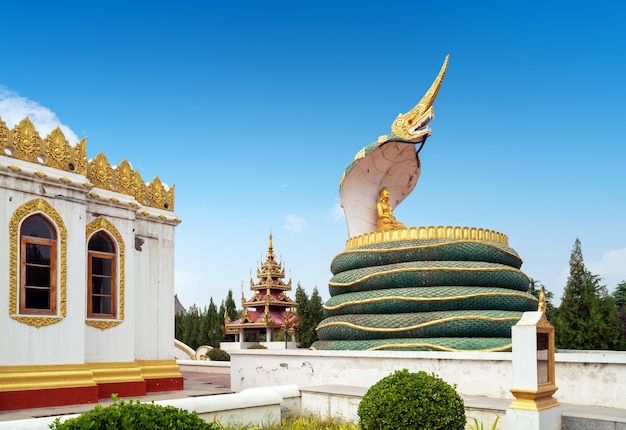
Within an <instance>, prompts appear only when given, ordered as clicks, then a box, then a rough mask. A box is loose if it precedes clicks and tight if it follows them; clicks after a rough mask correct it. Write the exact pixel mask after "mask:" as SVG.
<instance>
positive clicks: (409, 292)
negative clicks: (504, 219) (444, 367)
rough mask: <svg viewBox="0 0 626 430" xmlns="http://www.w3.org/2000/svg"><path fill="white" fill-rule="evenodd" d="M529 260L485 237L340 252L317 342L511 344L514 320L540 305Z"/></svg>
mask: <svg viewBox="0 0 626 430" xmlns="http://www.w3.org/2000/svg"><path fill="white" fill-rule="evenodd" d="M521 264H522V260H521V259H520V258H519V256H518V255H517V253H516V252H515V251H514V250H513V249H512V248H509V247H508V246H507V245H505V244H503V243H498V242H491V241H484V240H482V241H481V240H462V239H447V238H444V239H412V240H398V241H388V242H380V243H372V244H368V245H364V246H360V247H355V248H352V249H349V250H346V251H345V252H342V253H340V254H339V255H337V256H336V257H335V258H334V260H333V262H332V264H331V272H332V273H333V277H332V279H331V280H330V282H329V290H330V295H331V298H330V299H329V300H328V301H327V302H326V303H325V305H324V311H325V315H326V318H325V319H324V320H323V321H322V322H321V323H320V324H319V325H318V327H317V334H318V338H319V340H318V341H317V342H315V343H314V345H313V348H315V349H336V350H368V349H386V350H449V351H462V350H481V351H508V350H510V349H511V327H512V326H513V325H515V324H516V323H517V321H519V319H520V318H521V316H522V313H523V312H525V311H534V310H536V309H537V299H535V297H533V296H532V295H531V294H529V293H528V292H527V291H528V286H529V279H528V277H527V276H526V275H525V274H524V273H523V272H522V271H521V270H520V267H521Z"/></svg>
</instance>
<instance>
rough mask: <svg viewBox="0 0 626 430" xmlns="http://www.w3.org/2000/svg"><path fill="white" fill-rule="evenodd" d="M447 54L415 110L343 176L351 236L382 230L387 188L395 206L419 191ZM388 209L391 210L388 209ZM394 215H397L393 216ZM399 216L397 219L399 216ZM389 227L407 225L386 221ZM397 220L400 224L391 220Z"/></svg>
mask: <svg viewBox="0 0 626 430" xmlns="http://www.w3.org/2000/svg"><path fill="white" fill-rule="evenodd" d="M449 59H450V56H449V55H448V56H446V58H445V60H444V62H443V65H442V66H441V69H440V70H439V74H438V75H437V77H436V78H435V80H434V81H433V83H432V85H431V86H430V88H429V89H428V90H427V91H426V94H425V95H424V97H422V99H421V100H420V102H419V103H418V104H417V105H415V107H413V109H411V110H410V111H409V112H407V113H405V114H400V115H398V117H397V118H396V119H395V120H394V121H393V123H392V125H391V134H386V135H383V136H380V137H379V138H378V139H377V140H376V142H372V143H370V144H369V145H366V146H364V147H363V148H361V150H360V151H358V152H357V153H356V155H355V156H354V159H353V160H352V162H351V163H350V164H349V165H348V167H347V168H346V170H345V171H344V173H343V176H342V177H341V181H340V182H339V199H340V204H341V207H342V208H343V211H344V214H345V216H346V223H347V225H348V236H349V237H350V238H355V237H358V236H361V235H363V234H367V233H371V232H374V231H381V223H380V221H379V218H380V216H381V210H380V207H381V206H383V207H384V205H381V202H379V200H378V199H377V198H376V195H377V194H378V195H380V192H381V189H382V188H383V185H384V188H386V189H387V191H388V198H387V199H388V202H383V203H385V205H387V206H388V207H389V215H390V214H391V211H392V209H391V208H392V207H393V208H397V207H398V205H399V204H400V203H401V202H402V201H403V200H404V199H405V198H406V197H407V196H408V195H409V193H411V191H413V189H414V188H415V184H416V183H417V180H418V178H419V176H420V171H421V166H420V159H419V152H420V151H421V149H422V147H423V146H424V143H425V142H426V139H427V138H428V137H429V136H430V134H431V131H430V122H431V121H432V120H433V118H434V117H435V110H434V107H433V104H434V102H435V98H436V97H437V94H438V93H439V88H441V84H442V82H443V78H444V76H445V74H446V71H447V69H448V61H449ZM383 215H385V214H383ZM391 217H392V218H393V216H391ZM394 222H397V221H394ZM383 224H384V228H383V230H391V229H394V230H395V229H400V228H405V227H404V225H403V224H401V223H398V224H395V225H402V227H399V226H394V227H391V228H389V227H390V226H389V224H390V223H385V222H383ZM391 225H394V224H393V223H391Z"/></svg>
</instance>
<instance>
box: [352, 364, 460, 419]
mask: <svg viewBox="0 0 626 430" xmlns="http://www.w3.org/2000/svg"><path fill="white" fill-rule="evenodd" d="M358 415H359V419H360V422H359V424H360V425H361V429H362V430H378V429H385V430H394V429H402V430H404V429H421V430H434V429H446V430H457V429H458V430H463V429H464V428H465V422H466V418H465V405H464V404H463V399H462V398H461V396H459V394H458V393H457V392H456V385H455V386H451V385H449V384H448V383H446V382H445V381H444V380H443V379H441V378H439V377H438V376H437V375H435V374H434V373H432V374H428V373H426V372H424V371H420V372H417V373H410V372H409V371H408V370H407V369H403V370H397V371H396V372H394V373H392V374H391V375H389V376H387V377H385V378H383V379H381V380H380V381H378V382H377V383H376V384H374V385H372V386H371V387H370V389H369V390H367V393H365V395H364V396H363V399H362V400H361V403H360V404H359V409H358Z"/></svg>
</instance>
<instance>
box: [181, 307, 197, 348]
mask: <svg viewBox="0 0 626 430" xmlns="http://www.w3.org/2000/svg"><path fill="white" fill-rule="evenodd" d="M181 325H182V339H180V340H181V341H182V342H183V343H184V344H186V345H187V346H189V347H190V348H191V349H194V350H195V349H197V348H198V347H199V346H200V344H199V343H198V333H199V331H200V310H199V309H198V307H197V306H196V305H195V304H193V305H191V306H190V307H189V309H188V310H187V314H186V315H185V316H184V317H183V319H182V322H181Z"/></svg>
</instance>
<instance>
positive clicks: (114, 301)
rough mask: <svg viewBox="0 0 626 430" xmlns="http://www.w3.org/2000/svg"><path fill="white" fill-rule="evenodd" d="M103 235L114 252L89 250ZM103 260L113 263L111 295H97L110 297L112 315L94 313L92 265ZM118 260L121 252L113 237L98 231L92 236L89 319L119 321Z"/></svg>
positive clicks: (88, 297) (89, 267) (88, 301)
mask: <svg viewBox="0 0 626 430" xmlns="http://www.w3.org/2000/svg"><path fill="white" fill-rule="evenodd" d="M99 234H102V235H105V236H106V238H107V240H108V241H109V242H110V243H111V244H112V245H113V248H114V252H104V251H95V250H91V249H89V244H90V243H91V240H92V239H93V238H94V237H96V236H97V235H99ZM94 257H96V258H102V259H105V260H110V261H111V276H110V278H111V294H110V295H104V294H96V296H101V297H110V298H111V313H108V314H103V313H98V312H94V311H93V301H92V299H93V296H94V293H93V276H94V275H93V272H92V263H93V258H94ZM118 260H119V251H118V247H117V243H116V241H115V240H114V239H113V237H111V235H110V234H108V232H106V231H105V230H98V231H96V232H94V234H92V235H91V237H90V238H89V240H88V241H87V318H91V319H117V316H118V314H119V311H118V301H119V300H118V295H119V289H120V285H119V281H118V280H119V276H118V270H117V268H118Z"/></svg>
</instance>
